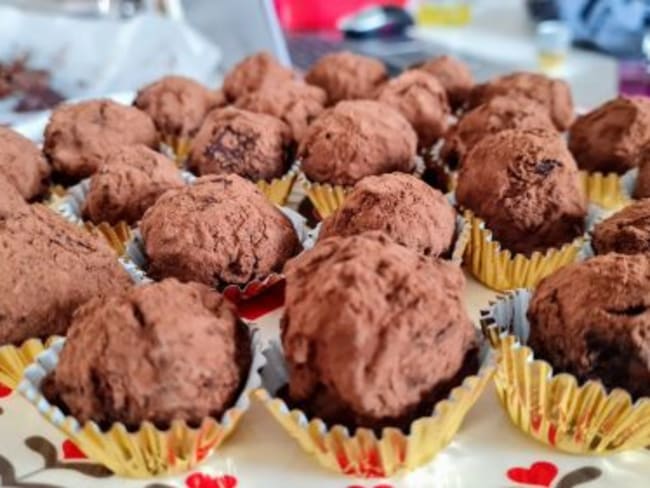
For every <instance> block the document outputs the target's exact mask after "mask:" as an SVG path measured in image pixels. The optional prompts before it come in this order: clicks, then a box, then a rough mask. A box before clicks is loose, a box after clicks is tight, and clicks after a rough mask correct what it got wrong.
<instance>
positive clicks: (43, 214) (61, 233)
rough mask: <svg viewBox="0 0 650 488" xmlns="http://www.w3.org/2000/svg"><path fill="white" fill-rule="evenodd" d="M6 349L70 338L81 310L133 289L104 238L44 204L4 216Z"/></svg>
mask: <svg viewBox="0 0 650 488" xmlns="http://www.w3.org/2000/svg"><path fill="white" fill-rule="evenodd" d="M0 276H2V279H0V344H7V343H9V344H19V343H22V342H23V341H25V340H27V339H29V338H32V337H35V338H42V339H45V338H48V337H49V336H52V335H57V334H58V335H64V334H65V333H66V332H67V330H68V327H69V325H70V319H71V317H72V313H73V312H74V311H75V309H76V308H77V307H78V306H80V305H82V304H83V303H85V302H86V301H88V300H90V299H91V298H92V297H95V296H100V297H103V296H107V295H111V294H113V293H119V292H121V291H123V290H125V289H127V288H129V287H130V286H132V282H131V279H130V278H129V275H128V274H127V273H126V271H125V270H124V268H122V266H121V265H120V264H119V262H118V260H117V256H116V255H115V253H114V252H113V250H112V249H111V248H110V247H109V246H108V244H106V242H105V241H104V240H103V239H102V238H100V237H95V236H93V235H91V234H90V233H88V232H86V231H85V230H84V229H82V228H79V227H77V226H75V225H73V224H70V223H68V222H66V221H65V220H63V219H62V218H61V217H60V216H59V215H57V214H55V213H54V212H52V211H51V210H49V209H47V208H46V207H43V206H41V205H31V206H29V207H27V209H26V210H25V211H21V212H19V213H17V214H15V215H12V216H9V217H7V218H4V219H3V218H2V217H0Z"/></svg>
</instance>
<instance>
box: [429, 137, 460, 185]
mask: <svg viewBox="0 0 650 488" xmlns="http://www.w3.org/2000/svg"><path fill="white" fill-rule="evenodd" d="M444 144H445V140H444V139H440V140H439V141H438V142H437V143H436V144H434V145H433V146H432V147H431V148H430V149H428V150H427V151H426V152H425V154H424V155H423V158H424V160H425V166H426V167H425V170H424V179H425V180H426V174H427V173H434V174H435V175H436V176H437V177H442V178H443V179H444V180H445V181H444V183H445V186H446V188H445V191H446V192H453V191H454V190H456V184H457V183H458V171H457V170H453V169H451V168H450V167H449V165H448V164H447V163H446V162H445V161H443V159H442V158H441V157H440V152H441V150H442V147H443V146H444Z"/></svg>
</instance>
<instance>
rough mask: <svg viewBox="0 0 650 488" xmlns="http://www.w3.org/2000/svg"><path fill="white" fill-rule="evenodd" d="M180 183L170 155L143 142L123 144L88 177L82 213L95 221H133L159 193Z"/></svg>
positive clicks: (181, 182) (112, 222) (153, 201)
mask: <svg viewBox="0 0 650 488" xmlns="http://www.w3.org/2000/svg"><path fill="white" fill-rule="evenodd" d="M183 184H184V183H183V179H182V178H181V176H180V173H179V171H178V169H177V168H176V165H175V164H174V162H173V161H172V160H170V159H169V158H167V157H165V156H163V155H162V154H160V153H157V152H155V151H153V150H151V149H149V148H148V147H146V146H123V147H120V148H119V149H117V150H116V151H113V152H112V153H110V154H109V155H108V157H107V158H106V160H105V162H104V165H103V166H102V167H101V169H100V170H99V171H97V172H96V173H95V174H94V175H92V176H91V177H90V187H89V190H88V193H87V195H86V200H85V202H84V206H83V214H84V216H85V217H86V218H89V219H90V220H91V221H92V222H94V223H96V224H99V223H101V222H108V223H109V224H117V223H118V222H120V221H125V222H127V223H129V224H133V223H135V222H137V221H138V220H140V218H141V217H142V215H143V214H144V212H145V210H147V208H149V207H150V206H151V205H153V204H154V203H155V201H156V200H157V199H158V197H160V195H162V194H163V193H165V192H166V191H167V190H170V189H172V188H178V187H180V186H183Z"/></svg>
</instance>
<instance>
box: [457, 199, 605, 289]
mask: <svg viewBox="0 0 650 488" xmlns="http://www.w3.org/2000/svg"><path fill="white" fill-rule="evenodd" d="M601 214H602V210H600V209H598V207H596V206H591V207H590V208H589V215H588V216H587V219H586V220H587V222H586V223H587V225H586V228H587V230H589V229H591V227H592V225H593V222H594V221H595V219H597V218H598V216H599V215H601ZM465 219H466V220H467V222H469V225H470V227H471V236H470V238H469V242H468V244H467V247H466V249H465V258H464V259H465V263H466V265H467V267H468V268H469V271H470V272H471V273H472V275H474V277H476V279H478V280H479V281H480V282H481V283H483V284H484V285H486V286H488V287H490V288H492V289H493V290H497V291H508V290H513V289H516V288H534V287H535V286H537V284H538V283H539V282H540V281H541V280H542V279H543V278H545V277H546V276H548V275H549V274H551V273H553V272H554V271H556V270H558V269H560V268H561V267H563V266H566V265H567V264H570V263H572V262H574V261H577V260H580V259H582V254H581V252H582V251H583V249H584V245H585V242H586V241H587V238H586V237H585V235H582V236H580V237H577V238H576V239H574V240H573V241H572V242H570V243H568V244H565V245H564V246H562V247H560V248H552V249H549V250H547V251H546V252H545V253H540V252H534V253H533V254H532V255H531V256H530V257H528V256H525V255H523V254H515V255H514V256H513V253H511V252H510V251H509V250H507V249H502V248H501V244H500V243H499V242H497V241H495V240H494V239H493V236H492V232H491V231H490V230H488V229H487V228H486V227H485V222H483V220H481V219H480V218H478V217H477V216H475V215H474V214H473V213H472V212H471V211H469V210H468V211H465Z"/></svg>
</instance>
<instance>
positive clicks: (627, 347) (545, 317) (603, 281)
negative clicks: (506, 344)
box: [528, 254, 650, 398]
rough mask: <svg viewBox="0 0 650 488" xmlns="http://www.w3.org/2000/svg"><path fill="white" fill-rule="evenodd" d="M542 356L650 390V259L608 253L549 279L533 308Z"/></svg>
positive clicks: (534, 338) (586, 376)
mask: <svg viewBox="0 0 650 488" xmlns="http://www.w3.org/2000/svg"><path fill="white" fill-rule="evenodd" d="M528 320H529V321H530V338H529V339H528V345H529V346H530V347H531V348H532V349H533V351H534V352H535V357H536V358H539V359H544V360H546V361H548V362H549V363H550V364H551V365H552V366H553V367H554V368H555V370H556V371H558V372H565V373H569V374H572V375H575V376H576V377H577V378H578V380H579V381H580V382H582V381H586V380H590V379H592V380H600V381H601V382H602V383H603V385H604V386H605V387H606V388H608V389H611V388H617V387H618V388H624V389H625V390H627V391H628V392H629V393H630V394H631V395H632V397H634V398H637V397H642V396H646V397H647V396H650V262H649V261H648V259H647V257H646V256H643V255H640V254H637V255H622V254H607V255H604V256H597V257H595V258H592V259H589V260H587V261H584V262H581V263H576V264H572V265H569V266H566V267H564V268H561V269H560V270H559V271H556V272H555V273H554V274H552V275H551V276H549V277H547V278H546V279H544V280H543V281H542V282H541V283H540V284H539V286H538V287H537V290H536V291H535V293H534V296H533V298H532V300H531V302H530V306H529V309H528Z"/></svg>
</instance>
